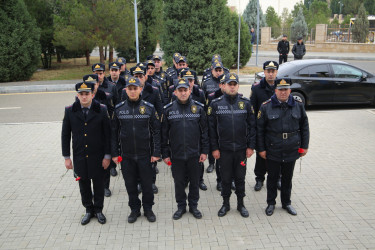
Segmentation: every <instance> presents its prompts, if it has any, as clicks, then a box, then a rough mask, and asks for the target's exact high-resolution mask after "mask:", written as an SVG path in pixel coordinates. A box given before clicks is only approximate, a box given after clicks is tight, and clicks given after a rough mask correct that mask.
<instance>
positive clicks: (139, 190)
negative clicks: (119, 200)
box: [137, 183, 142, 194]
mask: <svg viewBox="0 0 375 250" xmlns="http://www.w3.org/2000/svg"><path fill="white" fill-rule="evenodd" d="M137 190H138V194H140V193H142V186H141V184H140V183H138V185H137Z"/></svg>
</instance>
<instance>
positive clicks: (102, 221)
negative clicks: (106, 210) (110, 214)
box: [95, 212, 107, 224]
mask: <svg viewBox="0 0 375 250" xmlns="http://www.w3.org/2000/svg"><path fill="white" fill-rule="evenodd" d="M95 216H96V218H97V219H98V222H99V223H100V224H105V223H106V221H107V219H106V218H105V216H104V214H103V213H102V212H99V213H96V215H95Z"/></svg>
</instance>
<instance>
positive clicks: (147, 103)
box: [142, 100, 154, 108]
mask: <svg viewBox="0 0 375 250" xmlns="http://www.w3.org/2000/svg"><path fill="white" fill-rule="evenodd" d="M142 101H143V103H144V104H145V105H147V106H149V107H151V108H153V107H154V105H152V104H151V103H149V102H146V101H145V100H142Z"/></svg>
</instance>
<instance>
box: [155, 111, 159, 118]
mask: <svg viewBox="0 0 375 250" xmlns="http://www.w3.org/2000/svg"><path fill="white" fill-rule="evenodd" d="M155 116H156V119H158V120H159V116H158V112H155Z"/></svg>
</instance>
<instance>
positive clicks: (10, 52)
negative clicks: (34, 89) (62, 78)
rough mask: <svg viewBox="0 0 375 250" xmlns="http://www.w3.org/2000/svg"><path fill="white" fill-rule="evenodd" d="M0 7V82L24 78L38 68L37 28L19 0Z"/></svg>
mask: <svg viewBox="0 0 375 250" xmlns="http://www.w3.org/2000/svg"><path fill="white" fill-rule="evenodd" d="M0 6H1V8H0V30H1V33H0V44H1V46H0V75H1V79H0V81H3V82H7V81H19V80H28V79H29V78H30V77H31V76H32V74H33V73H34V72H35V70H36V69H37V67H38V62H39V58H40V53H41V50H40V43H39V38H40V30H39V29H38V27H37V26H36V22H35V19H33V18H32V17H31V15H30V14H29V12H28V11H27V8H26V5H25V3H24V2H23V1H22V0H0Z"/></svg>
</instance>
